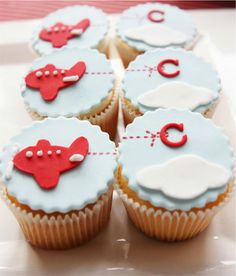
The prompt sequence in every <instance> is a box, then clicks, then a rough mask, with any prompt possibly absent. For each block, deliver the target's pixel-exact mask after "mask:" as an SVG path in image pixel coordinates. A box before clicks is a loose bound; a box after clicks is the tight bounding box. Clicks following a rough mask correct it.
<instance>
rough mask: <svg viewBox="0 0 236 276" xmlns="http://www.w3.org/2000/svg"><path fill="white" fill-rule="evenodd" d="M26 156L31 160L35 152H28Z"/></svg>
mask: <svg viewBox="0 0 236 276" xmlns="http://www.w3.org/2000/svg"><path fill="white" fill-rule="evenodd" d="M25 155H26V157H28V158H30V157H32V156H33V152H32V151H27V152H26V153H25Z"/></svg>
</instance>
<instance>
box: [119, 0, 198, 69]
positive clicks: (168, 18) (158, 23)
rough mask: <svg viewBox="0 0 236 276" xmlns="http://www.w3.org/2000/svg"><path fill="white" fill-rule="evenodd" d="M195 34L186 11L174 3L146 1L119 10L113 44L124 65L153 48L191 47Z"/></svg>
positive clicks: (193, 26)
mask: <svg viewBox="0 0 236 276" xmlns="http://www.w3.org/2000/svg"><path fill="white" fill-rule="evenodd" d="M196 38H197V31H196V27H195V24H194V23H193V21H192V19H191V18H190V16H189V15H188V14H187V13H185V12H184V11H182V10H180V9H179V8H177V7H175V6H170V5H166V4H159V3H148V4H141V5H137V6H134V7H131V8H129V9H127V10H125V11H124V12H123V13H122V15H121V17H120V20H119V22H118V25H117V40H116V44H117V47H118V49H119V52H120V55H121V58H122V60H123V63H124V65H125V67H127V66H128V64H129V62H130V61H132V60H134V59H135V58H136V56H138V55H140V54H142V53H144V52H146V51H148V50H152V49H155V48H163V47H169V46H173V47H182V48H186V49H192V47H193V45H194V43H195V41H196Z"/></svg>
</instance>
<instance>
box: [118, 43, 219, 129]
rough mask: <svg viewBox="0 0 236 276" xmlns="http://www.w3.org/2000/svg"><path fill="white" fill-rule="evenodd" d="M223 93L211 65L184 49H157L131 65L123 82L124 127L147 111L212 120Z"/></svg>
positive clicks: (141, 56)
mask: <svg viewBox="0 0 236 276" xmlns="http://www.w3.org/2000/svg"><path fill="white" fill-rule="evenodd" d="M220 91H221V84H220V79H219V76H218V74H217V72H216V71H215V70H214V69H213V67H212V65H211V64H209V63H207V62H206V61H205V60H203V59H202V58H200V57H198V56H196V55H194V54H193V53H192V52H188V51H186V50H183V49H173V48H167V49H156V50H153V51H149V52H147V53H145V54H143V55H140V56H139V57H137V59H136V60H135V61H133V62H132V63H130V65H129V67H128V68H127V70H126V72H125V77H124V80H123V96H122V108H123V114H124V120H125V124H126V125H127V124H129V123H131V122H132V121H133V119H134V118H135V117H137V116H141V115H143V114H144V113H145V112H146V111H153V110H155V109H159V108H177V109H189V110H191V111H194V112H199V113H202V114H203V115H204V116H206V117H212V115H213V113H214V110H215V107H216V104H217V101H218V99H219V95H220Z"/></svg>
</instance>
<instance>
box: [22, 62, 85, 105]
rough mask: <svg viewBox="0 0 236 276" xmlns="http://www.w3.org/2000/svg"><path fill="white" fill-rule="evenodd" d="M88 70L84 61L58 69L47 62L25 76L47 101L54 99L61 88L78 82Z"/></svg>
mask: <svg viewBox="0 0 236 276" xmlns="http://www.w3.org/2000/svg"><path fill="white" fill-rule="evenodd" d="M85 70H86V65H85V63H84V62H83V61H79V62H77V63H76V64H75V65H74V66H72V67H71V68H70V69H58V68H56V67H55V65H53V64H47V65H46V66H45V67H43V68H39V69H37V70H34V71H32V72H30V73H29V74H28V75H27V76H26V77H25V83H26V85H27V86H28V87H30V88H32V89H39V90H40V94H41V96H42V97H43V99H44V100H45V101H53V100H54V99H55V98H56V97H57V94H58V91H59V90H60V89H63V88H65V87H67V86H70V85H72V84H74V83H76V82H77V81H78V80H80V79H81V78H82V76H83V75H84V73H85Z"/></svg>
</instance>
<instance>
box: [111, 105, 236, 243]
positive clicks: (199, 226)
mask: <svg viewBox="0 0 236 276" xmlns="http://www.w3.org/2000/svg"><path fill="white" fill-rule="evenodd" d="M233 171H234V161H233V152H232V148H231V147H230V145H229V140H228V138H227V137H226V136H225V135H224V134H223V132H222V130H221V129H220V128H218V127H216V126H215V125H214V124H213V123H212V121H211V120H209V119H205V118H204V117H203V116H202V115H201V114H198V113H194V112H190V111H188V110H185V111H184V110H175V109H159V110H156V111H153V112H147V113H146V114H145V115H144V116H142V117H140V118H136V119H135V120H134V122H133V123H132V124H130V125H129V126H128V127H127V129H126V132H125V134H124V137H123V139H122V142H121V144H120V147H119V168H118V170H117V174H116V176H117V183H118V184H117V185H116V188H117V190H118V193H119V194H120V196H121V199H122V200H123V203H124V205H125V207H126V210H127V212H128V215H129V217H130V219H131V220H132V221H133V223H134V224H135V226H136V227H137V228H138V229H140V230H141V231H142V232H144V233H145V234H146V235H147V236H150V237H153V238H156V239H159V240H163V241H177V240H186V239H189V238H192V237H194V236H196V235H197V234H199V233H200V232H202V231H203V230H204V229H206V227H207V226H208V225H209V223H210V222H211V220H212V218H213V217H214V215H215V214H216V213H218V211H219V210H220V208H221V207H222V206H223V205H224V204H225V202H226V201H227V200H228V199H229V197H230V195H231V194H232V189H233V185H234V183H233V181H234V173H233Z"/></svg>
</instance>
